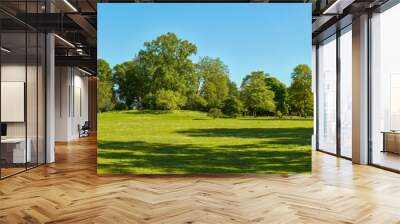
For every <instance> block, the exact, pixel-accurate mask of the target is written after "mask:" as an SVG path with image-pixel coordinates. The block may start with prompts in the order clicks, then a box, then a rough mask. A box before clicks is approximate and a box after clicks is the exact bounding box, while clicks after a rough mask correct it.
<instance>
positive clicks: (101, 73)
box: [97, 59, 111, 81]
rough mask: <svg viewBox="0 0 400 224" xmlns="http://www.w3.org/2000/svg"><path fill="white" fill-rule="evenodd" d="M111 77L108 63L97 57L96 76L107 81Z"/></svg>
mask: <svg viewBox="0 0 400 224" xmlns="http://www.w3.org/2000/svg"><path fill="white" fill-rule="evenodd" d="M110 77H111V68H110V64H108V62H107V61H106V60H104V59H97V78H98V79H99V80H100V81H109V80H110Z"/></svg>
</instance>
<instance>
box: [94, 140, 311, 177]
mask: <svg viewBox="0 0 400 224" xmlns="http://www.w3.org/2000/svg"><path fill="white" fill-rule="evenodd" d="M265 146H266V145H265V143H260V144H247V145H242V147H241V146H240V145H235V146H229V145H223V146H217V147H215V146H214V147H211V146H210V147H205V146H198V145H192V144H164V143H148V142H143V141H128V142H120V141H99V142H98V158H99V160H98V161H99V163H98V169H99V171H100V172H101V173H133V174H220V173H285V174H286V173H304V172H310V171H311V151H310V150H296V149H293V150H291V149H284V150H271V149H265ZM263 147H264V150H261V149H262V148H263ZM143 170H144V171H143Z"/></svg>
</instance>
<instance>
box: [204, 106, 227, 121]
mask: <svg viewBox="0 0 400 224" xmlns="http://www.w3.org/2000/svg"><path fill="white" fill-rule="evenodd" d="M207 115H208V116H209V117H212V118H214V119H215V118H220V117H223V116H224V114H223V113H222V111H221V110H220V109H218V108H211V109H210V110H209V111H208V114H207Z"/></svg>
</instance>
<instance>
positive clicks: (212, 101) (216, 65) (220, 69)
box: [197, 57, 230, 108]
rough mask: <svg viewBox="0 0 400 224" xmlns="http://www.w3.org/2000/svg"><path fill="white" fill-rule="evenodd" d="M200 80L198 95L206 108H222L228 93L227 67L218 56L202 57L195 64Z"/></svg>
mask: <svg viewBox="0 0 400 224" xmlns="http://www.w3.org/2000/svg"><path fill="white" fill-rule="evenodd" d="M197 73H198V77H200V80H201V89H200V95H201V96H202V97H203V98H204V99H205V100H206V101H207V105H208V108H222V107H223V105H224V101H225V100H226V99H227V97H228V93H229V84H230V81H229V71H228V67H227V66H226V65H225V64H224V63H223V62H222V61H221V60H220V59H219V58H215V59H214V58H210V57H204V58H201V59H200V61H199V63H198V64H197Z"/></svg>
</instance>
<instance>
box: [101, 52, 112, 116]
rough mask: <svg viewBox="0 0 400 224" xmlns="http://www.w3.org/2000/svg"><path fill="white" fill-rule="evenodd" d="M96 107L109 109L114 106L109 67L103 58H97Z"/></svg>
mask: <svg viewBox="0 0 400 224" xmlns="http://www.w3.org/2000/svg"><path fill="white" fill-rule="evenodd" d="M97 77H98V81H97V104H98V105H97V107H98V110H99V111H101V112H103V111H109V110H112V109H113V108H114V95H113V83H112V82H111V80H110V78H111V68H110V65H109V64H108V63H107V61H105V60H104V59H98V60H97Z"/></svg>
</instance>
